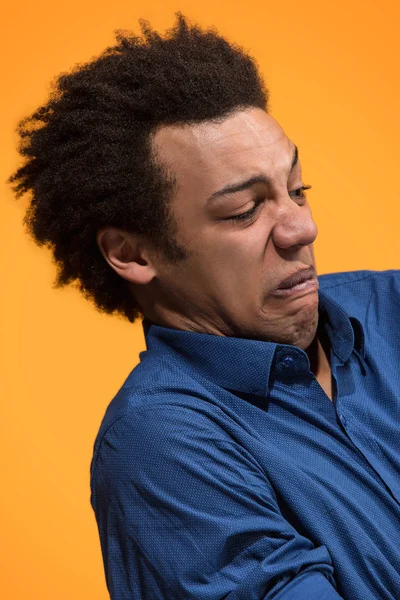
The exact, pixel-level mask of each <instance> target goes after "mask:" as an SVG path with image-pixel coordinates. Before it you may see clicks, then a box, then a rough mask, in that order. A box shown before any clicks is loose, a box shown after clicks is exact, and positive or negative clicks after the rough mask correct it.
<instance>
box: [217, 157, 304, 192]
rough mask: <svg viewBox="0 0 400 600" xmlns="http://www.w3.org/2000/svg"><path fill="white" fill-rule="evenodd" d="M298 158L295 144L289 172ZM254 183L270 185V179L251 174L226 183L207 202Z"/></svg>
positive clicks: (244, 188)
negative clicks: (242, 178) (245, 177)
mask: <svg viewBox="0 0 400 600" xmlns="http://www.w3.org/2000/svg"><path fill="white" fill-rule="evenodd" d="M298 160H299V150H298V148H297V146H296V145H295V147H294V151H293V158H292V164H291V166H290V172H291V171H293V169H294V167H295V166H296V164H297V161H298ZM256 183H264V184H266V185H270V184H271V179H270V178H269V177H267V175H253V176H252V177H249V179H246V180H245V181H240V182H239V183H234V184H228V185H226V186H224V187H223V188H221V189H219V190H217V191H216V192H214V193H213V194H212V195H211V196H210V197H209V198H208V201H207V202H212V201H213V200H215V199H217V198H220V197H221V196H226V195H228V194H236V193H237V192H242V191H243V190H247V189H248V188H250V187H251V186H252V185H254V184H256Z"/></svg>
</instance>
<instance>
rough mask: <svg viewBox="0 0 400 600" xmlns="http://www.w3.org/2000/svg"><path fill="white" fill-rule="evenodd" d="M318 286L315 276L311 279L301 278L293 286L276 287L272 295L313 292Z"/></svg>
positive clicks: (293, 294)
mask: <svg viewBox="0 0 400 600" xmlns="http://www.w3.org/2000/svg"><path fill="white" fill-rule="evenodd" d="M318 288H319V282H318V279H317V277H313V278H312V279H303V281H301V282H300V283H297V284H296V285H294V286H293V287H290V288H286V289H280V288H278V289H276V290H274V291H273V292H271V293H272V295H273V296H297V295H298V294H308V293H310V292H315V291H316V290H318Z"/></svg>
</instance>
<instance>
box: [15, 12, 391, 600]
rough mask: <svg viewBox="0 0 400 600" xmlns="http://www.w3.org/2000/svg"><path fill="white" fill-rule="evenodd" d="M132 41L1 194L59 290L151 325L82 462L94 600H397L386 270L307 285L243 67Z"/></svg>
mask: <svg viewBox="0 0 400 600" xmlns="http://www.w3.org/2000/svg"><path fill="white" fill-rule="evenodd" d="M142 30H143V34H144V38H139V37H137V36H133V35H132V36H126V35H125V36H124V35H122V34H118V36H117V40H118V44H117V46H115V47H113V48H109V49H107V51H106V52H104V53H103V55H101V57H99V58H98V59H96V60H95V61H92V62H91V63H89V64H88V65H85V66H83V67H82V66H80V67H78V68H76V69H75V71H74V72H73V73H71V74H68V75H63V76H62V77H61V78H60V79H59V81H58V87H57V88H56V90H55V92H54V94H53V95H52V97H51V98H50V100H49V102H48V103H47V104H46V105H45V106H43V107H41V108H40V109H39V110H38V111H36V112H35V113H34V114H33V115H32V116H31V117H30V118H29V119H27V120H25V121H23V122H22V123H21V125H20V133H21V136H22V138H23V140H24V145H23V147H22V152H23V154H25V156H27V157H28V160H27V163H26V164H25V165H24V166H23V167H21V168H20V169H19V170H18V171H17V172H16V173H15V174H14V175H13V176H12V177H11V178H10V181H11V182H12V183H13V184H14V189H15V190H16V192H17V194H18V195H21V194H22V193H23V192H25V191H32V192H33V200H32V204H31V206H30V209H29V211H28V214H27V217H26V222H27V224H28V226H29V227H30V231H31V233H32V234H33V236H34V238H35V239H36V241H37V242H39V243H42V244H43V243H47V244H49V245H50V246H51V247H53V250H54V256H55V260H56V262H57V264H58V267H59V275H58V284H59V285H63V284H65V283H68V282H70V281H73V280H77V281H78V282H79V285H80V288H81V290H82V291H83V292H84V294H85V296H86V297H87V298H89V299H91V300H92V301H94V303H95V305H96V306H97V308H98V309H100V310H103V311H106V312H109V313H112V312H116V313H119V314H122V315H124V316H125V317H126V318H128V319H129V320H130V321H134V320H135V318H138V317H139V316H142V317H143V326H144V332H145V336H146V348H147V349H146V351H144V352H142V353H141V354H140V363H139V365H137V366H136V367H135V368H134V369H133V371H132V372H131V373H130V375H129V377H128V378H127V380H126V381H125V383H124V385H123V386H122V388H121V389H120V391H119V392H118V394H117V395H116V397H115V398H114V399H113V400H112V402H111V403H110V404H109V406H108V409H107V411H106V414H105V416H104V419H103V421H102V424H101V427H100V430H99V433H98V436H97V438H96V441H95V446H94V455H93V460H92V464H91V492H92V494H91V502H92V506H93V509H94V511H95V514H96V519H97V523H98V527H99V533H100V541H101V547H102V553H103V559H104V567H105V575H106V581H107V586H108V590H109V592H110V597H111V598H112V599H113V600H122V599H124V600H128V598H129V599H134V598H135V599H136V598H142V599H146V600H158V599H160V600H161V599H163V600H177V599H182V600H206V599H207V600H217V599H218V600H222V599H229V600H261V599H265V600H266V599H272V598H273V599H275V600H276V599H279V600H292V599H306V598H307V599H310V600H321V599H324V600H331V599H332V600H333V599H335V598H346V599H348V600H373V599H374V600H375V599H377V598H380V599H385V600H389V599H394V598H400V549H399V542H398V540H399V534H400V506H399V500H400V477H399V476H400V443H399V433H400V426H399V423H400V403H399V392H400V375H399V360H400V347H399V343H398V342H399V325H400V317H399V313H400V311H399V307H400V272H399V271H385V272H374V271H358V272H348V273H336V274H328V275H323V276H319V277H317V273H316V265H315V258H314V251H313V242H314V240H315V238H316V235H317V228H316V225H315V223H314V221H313V219H312V216H311V210H310V206H309V204H308V201H307V198H306V195H305V193H304V190H305V189H306V188H307V187H308V186H306V185H305V183H304V182H303V179H302V173H301V166H300V160H299V153H298V149H297V147H296V145H295V143H294V142H293V141H292V140H290V139H289V138H288V137H287V136H286V134H285V133H284V131H283V129H282V128H281V127H280V125H279V124H278V123H277V122H276V121H275V120H274V119H273V118H272V117H271V116H270V115H269V114H268V112H267V100H268V98H267V91H266V90H265V88H264V86H263V83H262V81H261V79H260V76H259V74H258V73H257V69H256V67H255V64H254V62H253V61H252V59H250V58H249V57H248V56H247V55H246V54H244V53H243V52H242V51H241V50H240V49H239V48H237V47H235V46H232V45H229V44H228V43H227V42H226V41H225V40H224V39H223V38H221V37H220V36H218V34H217V33H215V32H213V31H208V32H204V31H201V30H200V29H198V28H196V27H192V26H189V24H188V23H187V22H186V20H185V19H184V18H183V17H182V16H181V15H179V16H178V22H177V24H176V26H175V27H174V28H173V29H172V30H171V31H169V32H168V33H167V35H166V36H165V37H164V38H163V37H161V36H159V35H158V34H156V33H155V32H153V31H151V30H150V28H149V27H148V26H147V25H146V24H144V25H142ZM38 125H41V126H40V127H39V126H38Z"/></svg>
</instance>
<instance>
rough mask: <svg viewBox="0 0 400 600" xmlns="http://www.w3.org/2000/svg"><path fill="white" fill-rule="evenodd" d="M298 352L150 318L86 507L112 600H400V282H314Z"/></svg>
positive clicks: (112, 412) (110, 416) (116, 402)
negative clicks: (323, 370)
mask: <svg viewBox="0 0 400 600" xmlns="http://www.w3.org/2000/svg"><path fill="white" fill-rule="evenodd" d="M319 284H320V287H319V291H318V294H319V326H320V327H321V328H323V329H324V331H325V333H326V335H327V336H328V338H329V340H330V345H331V350H330V362H331V368H332V380H333V384H334V385H333V392H334V397H333V401H331V400H330V399H329V398H328V396H327V395H326V393H325V392H324V390H323V389H322V387H321V386H320V385H319V383H318V382H317V380H316V379H315V377H314V375H313V373H312V372H311V370H310V363H309V359H308V356H307V354H306V353H305V352H304V351H303V350H302V349H300V348H298V347H295V346H291V345H284V344H275V343H273V342H263V341H257V340H247V339H242V338H240V339H239V338H232V337H230V338H229V337H221V336H214V335H209V334H202V333H192V332H188V331H180V330H173V329H169V328H165V327H160V326H158V325H155V324H154V323H151V322H149V321H147V320H146V319H145V320H144V321H143V328H144V332H145V338H146V350H145V351H144V352H142V353H141V354H140V363H139V364H138V365H137V366H136V367H135V368H134V369H133V370H132V372H131V373H130V374H129V376H128V377H127V379H126V381H125V382H124V384H123V386H122V387H121V389H120V390H119V392H118V393H117V394H116V396H115V397H114V398H113V399H112V400H111V402H110V404H109V405H108V408H107V410H106V413H105V415H104V417H103V420H102V423H101V424H100V428H99V432H98V435H97V437H96V440H95V443H94V453H93V458H92V462H91V479H90V485H91V503H92V507H93V510H94V513H95V516H96V520H97V525H98V529H99V536H100V543H101V549H102V555H103V561H104V569H105V576H106V581H107V586H108V590H109V593H110V597H111V599H112V600H128V599H129V600H130V599H132V600H133V599H137V598H141V599H145V600H161V599H163V600H179V599H182V600H222V599H224V600H269V599H274V600H294V599H296V600H301V599H305V598H307V599H308V600H333V599H337V598H344V599H346V600H377V599H379V600H395V599H399V598H400V543H399V539H400V271H398V270H390V271H354V272H343V273H332V274H326V275H321V276H319Z"/></svg>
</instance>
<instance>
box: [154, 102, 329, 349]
mask: <svg viewBox="0 0 400 600" xmlns="http://www.w3.org/2000/svg"><path fill="white" fill-rule="evenodd" d="M154 149H155V152H156V154H157V156H158V158H159V160H160V161H161V163H163V164H164V165H165V166H166V167H167V169H168V170H169V171H170V172H171V173H172V174H173V175H174V176H175V178H176V181H177V190H176V194H175V195H174V197H173V199H172V200H171V210H172V214H173V215H174V217H175V219H176V221H177V225H178V232H177V241H178V243H180V244H181V245H182V246H183V247H184V248H186V249H187V251H188V253H189V256H188V258H187V259H185V260H183V261H178V262H176V263H170V262H168V261H164V260H163V261H160V262H158V263H157V265H156V270H157V277H156V281H155V285H156V286H157V294H159V300H158V304H156V306H157V310H158V311H159V314H160V315H161V316H162V320H163V321H164V323H163V324H165V325H166V326H170V327H173V328H178V329H188V330H192V331H199V332H205V333H211V334H216V335H228V336H236V337H246V338H250V339H262V340H267V341H275V342H279V343H286V344H293V345H297V346H299V347H302V348H304V349H305V348H307V347H308V346H309V344H310V343H311V341H312V340H313V338H314V336H315V333H316V328H317V325H318V284H317V285H316V286H314V287H312V288H309V289H305V290H303V291H300V292H298V293H297V294H295V295H288V296H277V295H274V294H273V291H274V290H275V289H276V288H277V286H278V285H279V283H280V282H281V281H282V280H283V279H285V278H286V277H288V276H289V275H291V274H292V273H293V272H295V271H297V270H298V269H303V268H306V267H310V266H311V267H312V268H313V270H314V276H316V271H315V259H314V252H313V245H312V244H313V242H314V240H315V238H316V235H317V227H316V225H315V223H314V221H313V219H312V216H311V210H310V207H309V205H308V203H307V201H306V200H305V199H304V197H302V192H301V191H297V192H296V190H299V188H301V186H302V185H303V184H304V182H303V180H302V174H301V167H300V162H299V161H297V162H296V164H295V166H294V167H293V168H291V167H292V163H293V159H294V156H295V145H294V143H293V142H292V141H291V140H290V139H289V138H288V137H287V136H286V135H285V133H284V131H283V130H282V128H281V127H280V126H279V125H278V123H277V122H276V121H275V120H274V119H273V118H272V117H271V116H270V115H268V114H267V113H266V112H264V111H263V110H261V109H258V108H251V109H246V110H241V111H238V112H236V113H235V114H233V116H229V117H227V118H225V119H224V120H223V121H222V122H221V123H218V124H215V123H210V122H206V123H201V124H195V125H185V126H164V127H162V128H160V129H159V130H158V131H157V132H156V134H155V136H154ZM251 179H253V181H254V182H253V183H252V184H251V181H250V184H251V185H250V184H249V180H251ZM246 182H247V183H246ZM242 183H244V184H245V185H243V186H242V187H243V189H241V190H240V191H236V192H233V191H231V192H229V191H227V192H226V193H222V192H221V190H222V189H223V188H226V187H227V186H229V187H232V186H238V185H240V184H242ZM253 209H254V210H253ZM249 211H250V212H249ZM251 211H252V212H251ZM245 213H248V216H247V217H246V218H240V219H239V218H237V217H238V216H239V215H240V216H242V215H245ZM235 217H236V218H235Z"/></svg>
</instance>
